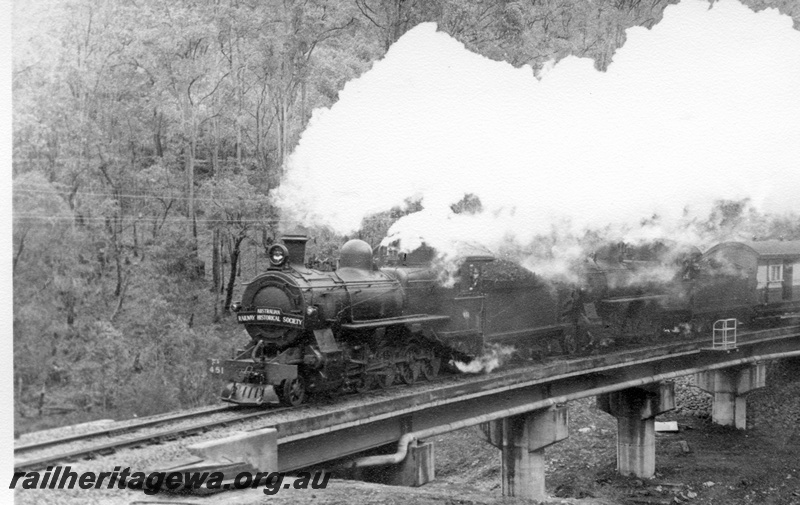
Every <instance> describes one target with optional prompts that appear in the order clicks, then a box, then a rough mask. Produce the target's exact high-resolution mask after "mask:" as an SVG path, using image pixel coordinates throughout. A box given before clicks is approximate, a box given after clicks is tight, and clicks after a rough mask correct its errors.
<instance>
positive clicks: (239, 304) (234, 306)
mask: <svg viewBox="0 0 800 505" xmlns="http://www.w3.org/2000/svg"><path fill="white" fill-rule="evenodd" d="M231 310H232V311H234V312H239V311H240V310H242V302H233V303H232V304H231Z"/></svg>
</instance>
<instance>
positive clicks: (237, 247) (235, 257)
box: [223, 234, 245, 315]
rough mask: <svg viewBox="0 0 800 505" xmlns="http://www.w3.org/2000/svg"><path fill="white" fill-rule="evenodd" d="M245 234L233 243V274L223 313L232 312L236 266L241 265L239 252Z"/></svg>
mask: <svg viewBox="0 0 800 505" xmlns="http://www.w3.org/2000/svg"><path fill="white" fill-rule="evenodd" d="M244 237H245V236H244V234H241V235H239V236H237V237H236V240H234V242H233V248H232V249H231V274H230V276H229V277H228V288H227V289H226V291H225V306H224V307H223V313H224V314H226V315H227V314H229V313H230V310H231V300H233V286H234V284H235V283H236V270H237V268H236V266H237V265H238V263H239V252H240V251H241V246H242V241H243V240H244Z"/></svg>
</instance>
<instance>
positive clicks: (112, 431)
mask: <svg viewBox="0 0 800 505" xmlns="http://www.w3.org/2000/svg"><path fill="white" fill-rule="evenodd" d="M226 410H230V407H228V406H227V405H213V406H211V407H206V408H204V409H202V410H199V411H193V412H178V413H175V414H171V415H167V416H162V417H158V416H152V417H147V418H142V419H141V422H136V423H133V424H128V425H124V426H115V427H111V428H103V429H99V430H94V431H87V432H85V433H78V434H75V435H67V436H64V437H58V438H51V439H48V440H43V441H40V442H31V443H29V444H22V445H15V446H14V455H18V454H22V453H25V452H31V451H37V450H40V449H44V448H46V447H51V446H54V445H62V444H68V443H70V442H77V441H80V440H89V439H92V438H98V437H103V436H115V435H123V434H125V433H128V432H131V431H136V430H139V429H142V428H149V427H152V426H158V425H159V424H167V423H171V422H175V421H180V420H182V419H190V418H192V417H200V416H206V415H211V414H215V413H218V412H225V411H226Z"/></svg>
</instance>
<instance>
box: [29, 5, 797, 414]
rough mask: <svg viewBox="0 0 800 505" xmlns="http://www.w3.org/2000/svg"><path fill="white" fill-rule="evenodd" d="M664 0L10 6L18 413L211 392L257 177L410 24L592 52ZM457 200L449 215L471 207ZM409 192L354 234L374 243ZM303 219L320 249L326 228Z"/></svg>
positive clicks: (111, 410) (473, 41) (136, 403)
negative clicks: (209, 374) (207, 363)
mask: <svg viewBox="0 0 800 505" xmlns="http://www.w3.org/2000/svg"><path fill="white" fill-rule="evenodd" d="M671 2H672V0H652V1H650V0H648V1H646V2H644V1H641V0H597V1H594V2H585V1H583V0H574V1H573V0H527V1H515V0H499V1H498V0H491V1H488V0H486V1H477V2H474V1H467V0H335V1H324V0H305V1H296V0H280V1H278V0H258V1H256V0H213V1H209V0H201V1H187V0H177V1H175V2H159V1H155V0H137V1H136V2H134V1H132V0H116V1H98V0H37V1H33V2H15V3H14V16H13V22H14V27H13V29H14V33H13V38H14V55H13V177H14V181H13V184H14V188H13V190H14V202H13V212H14V221H13V276H14V378H15V406H16V409H15V410H16V413H17V416H18V421H19V417H31V416H43V415H45V414H48V413H54V412H60V413H63V412H72V413H74V414H72V415H73V417H71V418H69V420H75V419H79V418H87V417H95V416H104V417H107V416H125V415H134V414H136V415H143V414H148V413H153V412H156V411H161V410H166V409H171V408H178V407H186V406H191V405H196V404H200V403H204V402H208V401H211V399H212V398H213V396H214V393H215V391H214V390H215V388H214V387H211V386H210V384H211V382H209V380H208V379H207V378H206V377H205V375H204V372H205V371H204V367H203V366H202V363H203V362H204V361H203V360H204V358H205V357H206V356H212V355H220V354H227V352H228V349H229V348H230V347H232V346H233V345H236V342H238V341H239V340H240V339H241V338H242V336H241V334H240V331H239V330H237V328H235V324H233V323H232V322H231V320H230V318H229V317H226V316H227V315H228V308H229V306H230V303H231V301H232V299H234V295H235V290H236V289H238V286H237V282H236V281H237V279H239V278H240V277H244V278H248V277H250V276H252V275H253V274H255V273H256V272H257V271H258V270H259V265H261V266H263V265H264V264H265V261H266V260H265V258H264V256H263V251H264V249H265V246H266V245H268V244H270V243H271V242H272V241H273V240H274V239H275V237H276V236H277V234H278V233H279V232H280V230H279V229H278V223H279V218H280V216H279V215H278V212H277V210H276V209H275V208H274V207H273V206H272V204H271V202H270V199H269V197H268V192H269V190H270V189H273V188H275V187H276V186H277V185H278V184H279V183H280V180H281V175H282V170H283V167H284V160H285V159H286V157H287V155H288V154H289V153H290V152H291V150H292V149H293V147H294V145H295V144H296V142H297V140H298V137H299V135H300V133H301V132H302V130H303V129H304V127H305V125H306V122H307V121H308V119H309V117H310V115H311V111H312V110H313V109H314V108H316V107H324V106H330V105H331V104H332V103H334V102H335V101H336V99H337V93H338V91H339V90H340V89H342V87H343V85H344V83H345V82H347V81H348V80H350V79H352V78H354V77H356V76H358V75H360V74H361V73H363V72H364V71H366V70H367V69H368V68H369V67H370V65H371V64H372V62H373V61H375V60H376V59H377V58H380V57H381V56H382V55H383V54H384V53H385V51H386V49H387V48H388V47H389V46H390V45H391V44H392V43H393V42H394V41H396V40H397V39H398V38H399V37H400V36H401V35H402V34H403V33H404V32H405V31H407V30H408V29H410V28H412V27H413V26H414V25H416V24H417V23H418V22H421V21H436V22H437V23H438V24H439V27H440V29H441V30H443V31H445V32H447V33H449V34H451V35H452V36H454V37H455V38H457V39H458V40H460V41H462V42H464V43H465V44H466V45H467V47H468V48H469V49H471V50H474V51H476V52H479V53H481V54H484V55H487V56H489V57H491V58H494V59H503V60H507V61H509V62H511V63H513V64H515V65H521V64H530V65H531V66H532V67H533V68H534V69H537V68H540V67H541V66H542V65H543V64H544V62H546V61H548V60H550V59H559V58H563V57H564V56H566V55H569V54H575V55H579V56H587V57H591V58H593V59H594V60H595V61H596V66H597V67H598V68H599V69H601V70H602V69H604V68H605V67H606V66H607V65H608V64H609V62H610V61H611V59H612V57H613V54H614V51H615V49H616V48H618V47H619V46H620V45H621V44H622V43H623V42H624V30H625V29H626V28H628V27H630V26H634V25H643V26H648V27H649V26H652V25H653V24H655V23H656V22H658V20H659V19H660V18H661V13H662V11H663V9H664V8H665V7H666V5H667V4H668V3H671ZM752 3H753V5H754V7H756V8H761V7H763V6H762V5H760V0H754V1H753V2H752ZM779 3H780V2H779ZM772 4H774V2H772ZM781 8H783V9H785V10H787V11H790V12H789V13H790V14H792V15H794V16H795V18H796V19H797V18H798V16H800V13H799V12H798V11H800V9H798V8H797V5H796V4H794V3H793V2H791V0H786V1H785V2H782V3H781ZM791 9H794V11H791ZM468 197H469V195H467V197H465V201H464V202H463V205H462V207H463V208H459V211H475V210H479V205H480V202H477V207H476V206H475V202H471V201H470V200H469V198H468ZM418 205H419V204H418V203H414V202H409V207H408V208H407V209H403V210H401V209H393V210H391V211H387V212H386V213H382V214H380V215H377V216H373V218H371V219H369V220H366V221H365V223H364V227H363V229H362V231H361V232H360V234H359V235H360V236H362V237H363V238H364V239H366V240H368V241H369V242H371V243H372V244H376V243H377V242H378V241H379V240H380V238H381V237H382V235H383V233H385V231H386V229H387V228H388V226H389V225H390V224H391V222H393V221H394V220H396V219H397V218H398V217H400V216H401V215H403V214H404V213H407V212H409V211H411V210H414V209H415V208H418ZM415 206H416V207H415ZM724 210H725V209H721V211H724ZM728 210H729V211H730V209H728ZM734 210H735V209H734ZM734 214H735V213H734ZM734 218H735V216H734ZM725 219H726V217H725V216H722V217H721V220H720V226H722V225H725ZM787 226H791V224H787ZM311 232H312V234H313V235H314V237H315V240H314V241H313V243H312V244H311V245H312V248H311V252H312V253H313V254H314V255H315V259H317V260H319V261H324V260H329V259H331V258H332V256H333V255H334V254H335V249H336V246H337V245H338V243H340V241H341V239H342V237H337V236H335V235H334V234H332V233H330V232H329V231H326V230H311ZM59 422H60V421H59ZM18 424H19V423H18ZM25 424H26V426H27V427H28V428H30V427H31V426H35V423H34V424H32V423H30V422H27V421H26V423H25Z"/></svg>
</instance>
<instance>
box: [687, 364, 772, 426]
mask: <svg viewBox="0 0 800 505" xmlns="http://www.w3.org/2000/svg"><path fill="white" fill-rule="evenodd" d="M766 377H767V367H766V365H765V364H764V363H756V364H754V365H747V366H740V367H731V368H723V369H720V370H709V371H707V372H700V373H698V374H695V384H697V385H698V387H700V389H702V390H703V391H706V392H708V393H711V394H712V395H713V397H714V401H713V403H712V407H711V419H712V421H713V422H714V423H716V424H719V425H722V426H736V427H737V428H738V429H740V430H744V429H746V428H747V398H746V397H745V396H744V395H745V394H747V393H749V392H750V391H753V390H754V389H758V388H763V387H764V386H765V385H766Z"/></svg>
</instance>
